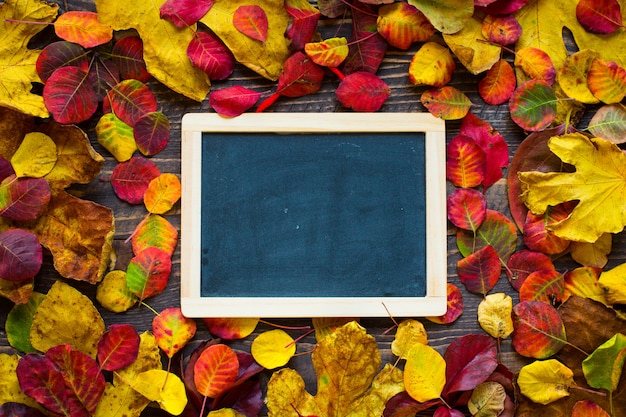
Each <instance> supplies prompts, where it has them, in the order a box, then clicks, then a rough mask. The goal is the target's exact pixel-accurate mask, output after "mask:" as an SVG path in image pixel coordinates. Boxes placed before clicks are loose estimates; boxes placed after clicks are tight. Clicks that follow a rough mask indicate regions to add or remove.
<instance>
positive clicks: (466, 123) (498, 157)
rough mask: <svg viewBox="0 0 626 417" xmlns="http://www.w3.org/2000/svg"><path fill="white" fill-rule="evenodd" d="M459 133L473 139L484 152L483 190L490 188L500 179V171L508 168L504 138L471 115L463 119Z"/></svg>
mask: <svg viewBox="0 0 626 417" xmlns="http://www.w3.org/2000/svg"><path fill="white" fill-rule="evenodd" d="M459 133H460V134H461V135H465V136H467V137H470V138H472V139H474V140H475V141H476V143H477V144H478V146H480V147H481V148H482V150H483V151H484V152H485V177H484V179H483V188H484V189H487V188H489V187H491V186H492V185H493V184H495V183H496V182H497V181H498V180H499V179H500V178H502V169H503V168H506V167H508V166H509V147H508V145H507V144H506V140H504V136H502V135H501V134H500V133H498V131H497V130H496V129H494V128H493V127H492V126H491V125H490V124H489V123H488V122H486V121H485V120H482V119H480V118H478V117H476V116H475V115H474V114H473V113H468V114H467V115H466V116H465V117H464V118H463V120H462V122H461V128H460V130H459Z"/></svg>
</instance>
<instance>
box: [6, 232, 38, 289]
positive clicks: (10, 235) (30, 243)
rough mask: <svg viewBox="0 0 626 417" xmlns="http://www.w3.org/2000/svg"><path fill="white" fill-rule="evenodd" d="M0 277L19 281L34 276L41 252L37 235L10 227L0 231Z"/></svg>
mask: <svg viewBox="0 0 626 417" xmlns="http://www.w3.org/2000/svg"><path fill="white" fill-rule="evenodd" d="M0 259H2V264H0V278H2V279H4V280H8V281H13V282H19V281H24V280H28V279H31V278H34V277H35V275H37V273H38V272H39V270H40V269H41V264H42V262H43V252H42V250H41V245H40V244H39V240H37V236H35V235H34V234H32V233H30V232H28V231H26V230H22V229H10V230H6V231H4V232H2V233H0Z"/></svg>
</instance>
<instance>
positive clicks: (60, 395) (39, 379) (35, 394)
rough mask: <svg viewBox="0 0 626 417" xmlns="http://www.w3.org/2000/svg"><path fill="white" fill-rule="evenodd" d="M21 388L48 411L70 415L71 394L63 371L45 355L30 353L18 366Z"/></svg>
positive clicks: (17, 371)
mask: <svg viewBox="0 0 626 417" xmlns="http://www.w3.org/2000/svg"><path fill="white" fill-rule="evenodd" d="M16 373H17V379H18V381H19V383H20V388H21V389H22V391H23V392H24V393H25V394H26V395H28V396H29V397H31V398H33V399H35V401H37V402H38V403H39V404H41V405H43V406H44V407H45V408H46V409H48V410H50V411H52V412H53V413H56V414H61V415H66V416H68V415H70V414H69V412H70V410H69V409H68V406H67V404H68V401H69V392H68V391H67V389H66V387H65V380H64V379H63V374H62V373H61V371H60V370H59V369H58V368H57V367H56V366H55V365H54V364H53V363H52V361H50V360H49V359H48V358H47V357H45V356H44V355H41V354H38V353H29V354H27V355H25V356H23V357H22V358H21V359H20V361H19V362H18V364H17V368H16Z"/></svg>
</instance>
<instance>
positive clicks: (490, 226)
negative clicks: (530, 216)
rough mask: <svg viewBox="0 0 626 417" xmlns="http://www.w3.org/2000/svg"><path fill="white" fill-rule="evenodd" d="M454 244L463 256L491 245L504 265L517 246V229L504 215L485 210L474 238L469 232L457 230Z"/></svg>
mask: <svg viewBox="0 0 626 417" xmlns="http://www.w3.org/2000/svg"><path fill="white" fill-rule="evenodd" d="M456 243H457V246H458V248H459V251H460V252H461V255H463V256H469V255H470V254H471V253H473V252H475V251H477V250H479V249H481V248H483V247H485V246H487V245H491V246H493V248H494V249H495V250H496V252H498V256H499V257H500V260H501V261H502V262H504V263H506V262H508V260H509V258H510V257H511V255H512V254H513V252H515V248H516V246H517V229H516V228H515V225H514V224H513V222H511V220H509V219H508V218H507V217H506V216H505V215H504V214H502V213H499V212H497V211H495V210H490V209H487V216H486V217H485V220H483V222H482V224H481V225H480V227H479V228H478V229H477V231H476V236H474V234H473V233H471V232H469V231H466V230H459V231H458V233H457V236H456Z"/></svg>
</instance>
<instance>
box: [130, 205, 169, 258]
mask: <svg viewBox="0 0 626 417" xmlns="http://www.w3.org/2000/svg"><path fill="white" fill-rule="evenodd" d="M131 243H132V248H133V253H139V252H141V251H142V250H144V249H147V248H148V247H151V246H154V247H157V248H159V249H162V250H164V251H165V252H166V253H168V254H169V255H170V256H172V255H173V254H174V250H175V249H176V245H177V244H178V231H177V230H176V228H175V227H174V226H173V225H172V224H171V223H170V222H169V221H168V220H167V219H166V218H164V217H162V216H159V215H158V214H150V215H148V216H147V217H145V218H144V219H143V220H142V221H141V222H140V223H139V224H138V225H137V227H136V228H135V231H134V232H133V235H132V239H131Z"/></svg>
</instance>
